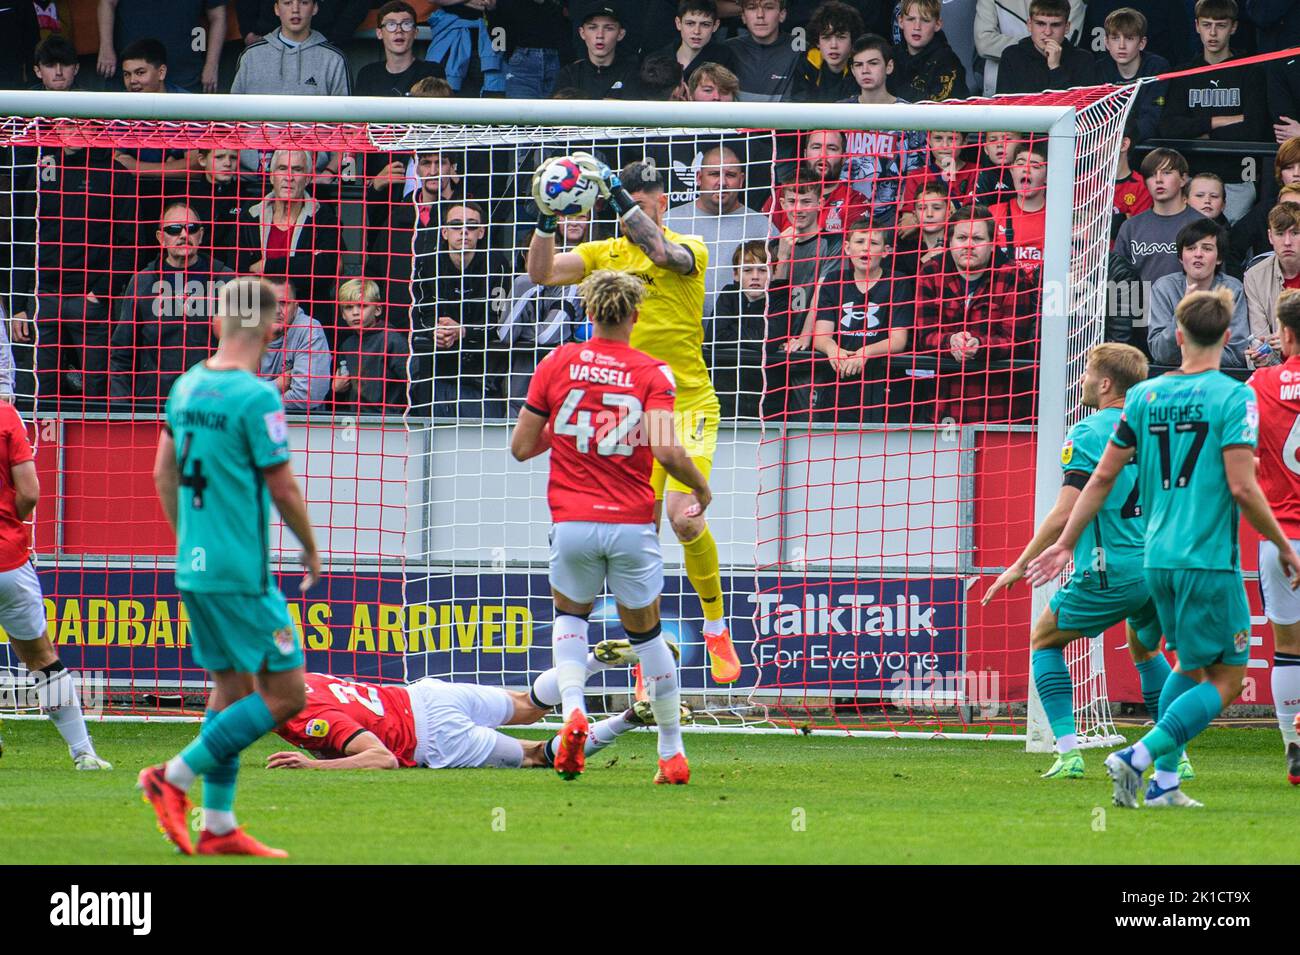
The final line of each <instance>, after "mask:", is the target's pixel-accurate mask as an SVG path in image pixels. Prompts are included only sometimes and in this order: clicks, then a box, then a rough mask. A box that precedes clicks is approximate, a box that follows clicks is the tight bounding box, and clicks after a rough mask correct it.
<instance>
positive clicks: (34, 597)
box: [0, 561, 45, 640]
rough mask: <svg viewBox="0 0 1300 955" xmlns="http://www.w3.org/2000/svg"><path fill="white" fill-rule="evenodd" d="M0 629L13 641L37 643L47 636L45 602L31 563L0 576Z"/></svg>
mask: <svg viewBox="0 0 1300 955" xmlns="http://www.w3.org/2000/svg"><path fill="white" fill-rule="evenodd" d="M0 627H4V631H5V633H7V634H9V636H10V638H11V639H14V640H35V639H36V638H37V637H39V636H40V635H41V634H43V633H44V632H45V602H44V601H43V600H42V599H41V582H40V580H38V579H37V577H36V568H35V567H33V566H32V563H31V561H28V562H27V563H25V564H23V565H22V566H21V567H15V568H14V569H13V570H6V571H5V572H4V573H0Z"/></svg>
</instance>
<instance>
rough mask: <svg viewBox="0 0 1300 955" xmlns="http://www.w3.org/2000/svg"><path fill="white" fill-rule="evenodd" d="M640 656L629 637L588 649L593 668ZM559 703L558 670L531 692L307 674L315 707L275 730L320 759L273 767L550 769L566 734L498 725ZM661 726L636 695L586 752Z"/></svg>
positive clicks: (521, 721)
mask: <svg viewBox="0 0 1300 955" xmlns="http://www.w3.org/2000/svg"><path fill="white" fill-rule="evenodd" d="M620 644H622V646H620ZM634 659H635V656H631V657H630V658H629V656H628V654H627V652H626V644H623V643H622V642H621V641H613V640H606V641H602V642H601V643H599V644H597V645H596V650H595V653H593V654H589V655H588V657H587V674H588V676H590V675H592V674H594V673H599V672H600V671H601V670H604V669H608V668H609V667H611V666H621V665H627V664H628V663H630V662H631V661H632V660H634ZM559 702H560V694H559V684H558V680H557V678H556V672H555V670H554V669H551V670H547V671H546V672H545V673H543V674H541V676H539V677H538V678H537V680H536V682H534V684H533V686H532V688H531V689H530V690H526V691H521V690H505V689H501V688H500V687H495V686H476V685H474V684H472V683H447V682H444V681H442V680H434V679H424V680H417V681H416V682H414V683H412V684H410V685H409V686H401V685H397V684H390V685H372V684H367V683H355V682H351V681H348V680H343V679H340V678H338V677H333V676H329V675H328V674H324V673H308V674H307V705H306V706H305V707H303V709H302V712H300V713H299V714H298V715H297V716H295V717H294V718H293V719H291V720H289V722H287V723H285V724H284V725H282V726H279V727H277V728H276V730H275V731H276V733H278V734H279V735H280V736H282V737H283V738H284V739H286V740H288V741H289V742H290V743H292V744H293V745H294V746H301V747H302V748H303V749H306V750H310V751H311V752H312V753H313V754H315V756H316V758H315V759H312V758H311V757H309V756H307V755H305V754H303V753H300V752H297V751H289V752H280V753H273V754H272V755H270V756H268V757H267V759H266V765H267V766H268V767H269V768H271V769H397V768H398V767H402V766H421V767H425V768H428V769H467V768H477V767H509V768H524V769H531V768H533V767H539V766H547V767H549V766H553V765H554V764H555V751H556V748H557V746H558V743H559V737H558V736H553V737H551V739H548V740H527V739H516V738H515V737H513V736H507V735H506V734H504V733H499V732H497V727H499V726H526V725H529V724H531V723H536V722H537V721H538V720H540V719H542V717H544V716H546V714H547V713H549V712H550V711H551V710H552V709H553V708H554V707H555V705H556V704H557V703H559ZM653 725H654V712H653V710H652V709H651V707H650V705H649V703H646V702H637V703H636V704H635V705H634V706H633V707H632V708H631V709H629V710H626V711H625V712H623V713H622V714H620V715H618V716H612V717H610V718H609V719H605V720H601V721H600V722H598V723H595V724H593V725H592V727H591V733H590V735H589V736H588V737H587V741H586V744H585V746H584V749H583V751H584V753H585V755H587V756H591V755H592V754H594V753H597V752H599V751H600V750H602V749H604V748H605V747H606V746H608V745H609V744H610V743H612V742H614V740H616V739H617V738H618V737H619V736H621V735H623V734H624V733H626V732H627V731H628V730H633V729H636V728H637V727H638V726H653Z"/></svg>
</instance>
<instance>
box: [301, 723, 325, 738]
mask: <svg viewBox="0 0 1300 955" xmlns="http://www.w3.org/2000/svg"><path fill="white" fill-rule="evenodd" d="M329 731H330V722H329V720H309V721H308V722H307V729H306V733H307V735H308V736H314V737H315V738H316V739H324V738H325V737H326V736H328V735H329Z"/></svg>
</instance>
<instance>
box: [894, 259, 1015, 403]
mask: <svg viewBox="0 0 1300 955" xmlns="http://www.w3.org/2000/svg"><path fill="white" fill-rule="evenodd" d="M1038 283H1039V277H1038V270H1037V269H1036V268H1025V267H1018V266H1014V265H996V266H993V267H992V268H990V269H989V270H988V271H986V272H985V273H983V275H982V276H981V277H980V278H979V279H977V280H976V281H974V282H968V281H967V280H966V279H965V278H963V277H962V276H961V275H960V274H959V273H958V272H957V271H956V270H955V269H954V267H953V262H952V257H951V256H949V255H944V256H943V257H942V258H939V259H935V260H934V261H931V262H928V263H926V264H925V265H924V266H923V267H922V269H921V274H920V277H919V278H918V280H917V287H916V337H915V346H914V347H915V349H916V352H917V353H918V354H922V355H925V354H932V355H934V356H936V357H937V358H939V359H940V360H941V362H943V361H944V359H946V360H947V361H946V362H945V364H946V365H947V367H944V366H943V365H941V367H940V369H939V371H938V372H937V375H936V379H937V401H936V405H935V420H936V421H943V420H945V419H948V418H951V419H952V420H954V421H957V422H962V423H966V422H973V421H988V422H1013V421H1025V420H1028V419H1029V418H1030V416H1031V415H1032V414H1033V396H1034V373H1033V370H1032V369H1023V370H1015V371H1011V370H1007V369H1003V368H989V367H988V365H989V363H990V362H1000V361H1007V360H1009V359H1012V358H1016V359H1033V358H1035V357H1036V355H1037V351H1038V349H1037V339H1038V302H1039V290H1038ZM958 332H967V333H969V334H971V335H973V336H974V337H975V338H976V339H977V340H978V341H979V346H980V347H979V350H978V351H977V352H976V354H975V355H974V356H973V357H971V358H969V359H967V360H966V361H965V362H963V363H962V368H961V370H960V371H957V370H952V369H951V363H952V352H951V345H950V339H951V338H952V336H953V335H955V334H957V333H958Z"/></svg>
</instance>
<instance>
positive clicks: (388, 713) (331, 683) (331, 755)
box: [276, 673, 415, 766]
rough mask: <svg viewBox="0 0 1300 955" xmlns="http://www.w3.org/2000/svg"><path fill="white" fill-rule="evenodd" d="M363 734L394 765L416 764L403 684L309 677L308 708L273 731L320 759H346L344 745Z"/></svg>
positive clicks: (407, 695)
mask: <svg viewBox="0 0 1300 955" xmlns="http://www.w3.org/2000/svg"><path fill="white" fill-rule="evenodd" d="M366 732H369V733H374V734H375V735H376V736H377V737H379V741H380V742H381V743H383V744H384V745H385V746H387V747H388V749H389V751H390V752H391V753H392V754H393V755H394V756H396V757H397V762H398V765H400V766H414V765H415V717H414V716H413V715H412V712H411V694H410V693H408V692H407V691H406V687H405V686H403V685H402V684H400V683H391V684H385V685H373V684H370V683H349V682H348V681H347V680H343V679H340V678H339V677H336V676H330V675H329V674H327V673H308V674H307V705H306V706H304V707H303V708H302V712H301V713H299V714H298V715H297V716H295V717H294V718H293V719H291V720H289V722H287V723H285V724H284V725H283V726H280V727H277V729H276V733H278V734H279V735H280V736H282V737H284V738H285V739H286V740H288V741H289V742H290V743H292V744H293V745H294V746H301V747H302V748H303V749H309V750H311V751H312V752H313V753H316V754H318V755H319V756H320V758H322V759H339V758H340V757H342V756H345V755H347V754H346V753H345V750H346V749H347V745H348V743H350V742H351V741H352V740H353V739H354V738H356V737H357V736H359V735H361V734H362V733H366Z"/></svg>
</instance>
